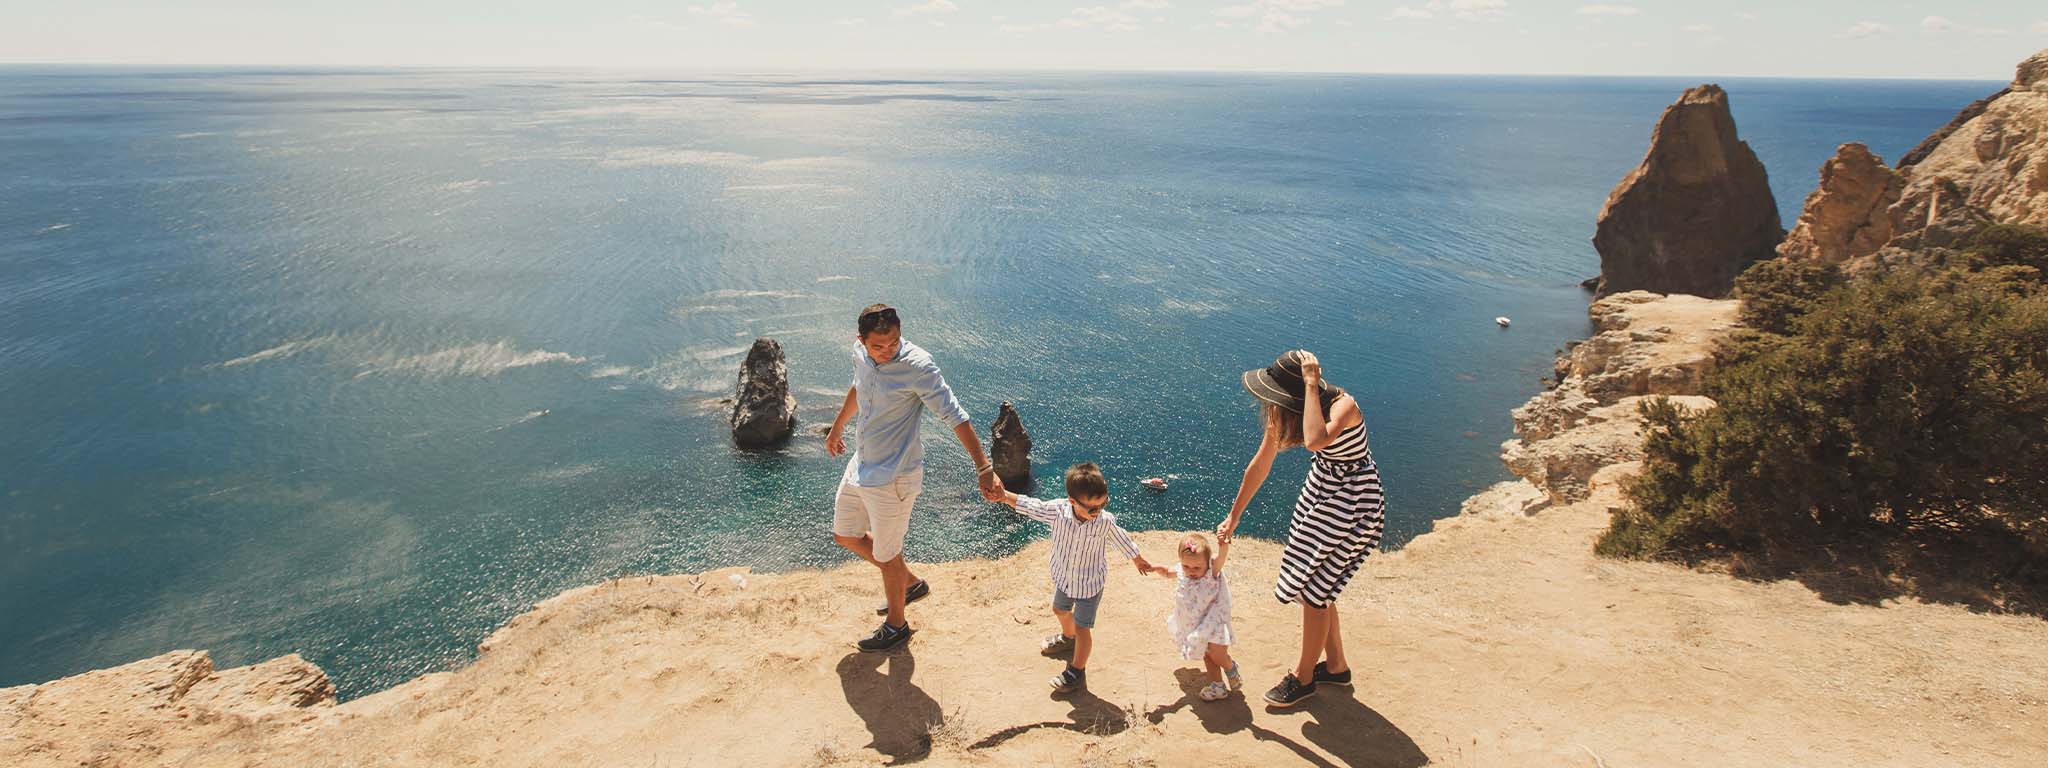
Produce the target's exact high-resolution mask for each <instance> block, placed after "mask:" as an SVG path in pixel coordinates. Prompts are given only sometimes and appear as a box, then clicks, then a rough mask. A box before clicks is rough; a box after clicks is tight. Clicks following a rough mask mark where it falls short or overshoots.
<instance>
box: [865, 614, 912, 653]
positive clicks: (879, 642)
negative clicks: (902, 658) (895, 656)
mask: <svg viewBox="0 0 2048 768" xmlns="http://www.w3.org/2000/svg"><path fill="white" fill-rule="evenodd" d="M912 631H913V630H911V628H910V625H909V624H905V625H903V626H900V627H892V626H889V623H888V622H886V621H885V622H882V626H881V628H880V629H876V630H875V633H874V634H872V635H868V636H867V639H865V640H862V641H860V642H858V643H855V645H858V646H860V649H861V650H863V651H867V652H869V653H875V652H879V651H889V650H895V649H896V648H897V647H899V646H901V645H903V644H904V643H906V642H909V640H910V635H911V632H912Z"/></svg>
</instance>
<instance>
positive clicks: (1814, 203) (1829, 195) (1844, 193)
mask: <svg viewBox="0 0 2048 768" xmlns="http://www.w3.org/2000/svg"><path fill="white" fill-rule="evenodd" d="M1904 187H1905V183H1904V179H1903V178H1902V177H1901V176H1900V175H1899V174H1898V173H1897V172H1895V171H1893V170H1892V169H1890V168H1887V167H1885V164H1884V159H1883V158H1880V157H1878V156H1877V155H1875V154H1872V153H1871V151H1870V148H1869V147H1866V146H1863V145H1862V144H1856V143H1849V144H1843V145H1842V146H1841V147H1839V148H1837V149H1836V150H1835V156H1834V157H1833V158H1830V159H1829V160H1828V161H1827V163H1826V164H1825V165H1822V166H1821V167H1820V186H1818V187H1815V188H1814V190H1813V194H1811V195H1807V197H1806V210H1805V211H1804V212H1802V213H1800V214H1799V220H1798V221H1797V222H1796V223H1794V224H1793V225H1792V231H1791V233H1789V234H1787V235H1786V236H1785V242H1784V243H1782V244H1780V245H1779V246H1778V255H1779V256H1783V257H1785V258H1788V259H1804V260H1809V261H1824V262H1829V263H1834V264H1840V263H1842V262H1844V261H1847V260H1849V259H1851V258H1854V257H1857V256H1861V255H1865V254H1870V253H1876V252H1877V249H1879V248H1882V247H1884V244H1885V243H1887V242H1890V241H1891V239H1892V218H1891V208H1892V206H1893V205H1896V204H1898V202H1899V193H1900V191H1901V190H1902V189H1903V188H1904Z"/></svg>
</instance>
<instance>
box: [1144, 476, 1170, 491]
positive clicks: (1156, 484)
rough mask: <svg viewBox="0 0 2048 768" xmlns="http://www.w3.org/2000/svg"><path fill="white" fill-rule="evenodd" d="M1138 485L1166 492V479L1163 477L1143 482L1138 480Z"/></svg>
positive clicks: (1146, 479)
mask: <svg viewBox="0 0 2048 768" xmlns="http://www.w3.org/2000/svg"><path fill="white" fill-rule="evenodd" d="M1138 484H1139V485H1142V486H1145V487H1147V488H1150V489H1152V490H1155V491H1163V490H1166V478H1163V477H1148V478H1145V479H1143V480H1139V481H1138Z"/></svg>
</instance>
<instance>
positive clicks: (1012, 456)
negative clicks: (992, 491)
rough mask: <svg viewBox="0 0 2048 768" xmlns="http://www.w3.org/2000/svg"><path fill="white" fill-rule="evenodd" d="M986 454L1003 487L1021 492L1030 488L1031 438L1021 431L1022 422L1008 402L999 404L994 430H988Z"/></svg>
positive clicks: (1022, 429)
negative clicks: (1020, 489)
mask: <svg viewBox="0 0 2048 768" xmlns="http://www.w3.org/2000/svg"><path fill="white" fill-rule="evenodd" d="M988 452H989V459H990V460H991V461H994V462H995V465H996V477H1000V478H1002V479H1003V485H1006V486H1015V487H1018V488H1025V487H1028V486H1029V485H1030V484H1031V434H1030V433H1028V432H1025V431H1024V420H1023V419H1022V418H1019V417H1018V416H1017V409H1016V408H1012V407H1010V401H1008V400H1004V401H1003V407H1002V409H1001V410H1000V411H998V412H997V413H996V423H995V426H994V427H991V428H990V429H989V449H988Z"/></svg>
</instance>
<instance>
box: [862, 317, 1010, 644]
mask: <svg viewBox="0 0 2048 768" xmlns="http://www.w3.org/2000/svg"><path fill="white" fill-rule="evenodd" d="M856 328H857V330H858V331H859V336H858V340H859V342H860V344H859V346H857V347H855V348H854V352H853V386H852V387H851V388H848V389H847V390H846V402H845V403H844V404H842V405H840V406H839V416H838V417H837V418H835V419H833V420H832V431H830V432H828V433H826V435H825V451H826V452H827V453H830V454H831V455H833V456H838V455H839V454H841V453H844V452H845V451H846V438H845V431H846V422H847V420H848V419H850V418H853V417H854V416H855V414H856V413H857V414H858V415H859V419H858V420H856V421H855V422H854V427H855V429H854V450H853V458H852V459H850V460H848V461H847V462H846V472H845V473H843V474H842V475H840V479H839V494H838V497H837V498H836V499H834V501H833V511H832V540H833V541H836V542H838V543H839V546H842V547H845V548H847V550H849V551H851V552H853V553H854V554H856V555H860V556H861V559H863V560H866V561H868V562H870V563H874V564H875V567H876V568H879V569H881V571H882V596H883V597H884V598H885V599H886V600H887V605H886V607H885V608H884V609H883V610H882V613H883V614H885V618H884V619H883V621H882V626H881V627H880V628H878V629H876V630H875V632H874V634H872V635H869V636H868V637H867V638H866V639H864V640H861V641H860V642H859V643H857V645H859V646H860V649H861V650H863V651H887V650H891V649H893V648H896V647H899V646H901V645H903V643H904V642H905V641H907V640H909V639H910V634H911V630H910V621H909V620H908V619H907V618H905V617H904V615H903V609H904V606H906V605H908V604H909V603H910V601H913V600H918V599H922V598H923V597H925V596H927V595H929V594H931V587H930V586H929V585H927V584H925V582H924V580H923V579H919V578H917V577H916V576H914V575H913V574H911V572H910V566H908V565H905V564H904V562H903V538H904V535H905V534H907V533H908V532H909V531H910V508H911V505H912V504H913V503H915V502H916V501H917V494H918V492H919V491H922V490H923V489H924V444H923V443H922V442H920V441H919V440H918V431H917V427H918V419H919V418H920V417H921V416H922V414H923V412H924V409H926V408H929V409H931V411H932V413H934V414H937V415H938V416H939V417H940V418H943V419H945V420H946V422H947V423H948V424H951V425H952V427H953V434H954V435H956V436H958V437H959V438H960V445H961V446H962V447H964V448H966V449H967V455H968V456H969V457H971V458H972V459H974V468H975V472H976V474H977V482H978V484H979V485H980V486H981V493H982V495H983V496H985V497H988V498H989V499H991V500H994V499H997V498H1001V494H1002V492H1003V482H1002V481H1001V480H998V479H996V470H995V465H994V464H992V463H990V462H989V460H988V457H987V456H986V455H984V454H983V453H982V451H981V440H980V438H978V437H976V436H975V434H974V425H973V424H971V423H969V422H968V420H967V411H965V410H963V409H961V407H960V403H959V402H958V401H957V400H955V399H954V398H953V390H952V388H951V387H948V386H946V379H945V377H944V376H941V375H940V374H939V366H938V365H937V364H935V363H933V362H932V358H931V355H929V354H926V353H925V351H924V350H923V349H921V348H919V347H918V346H917V345H915V344H912V343H910V342H908V341H905V340H903V323H902V320H900V319H899V318H898V317H897V315H896V310H895V309H894V308H892V307H890V306H888V305H886V304H875V305H872V306H870V307H868V308H867V309H865V310H862V311H861V313H860V319H859V321H858V323H857V324H856Z"/></svg>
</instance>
